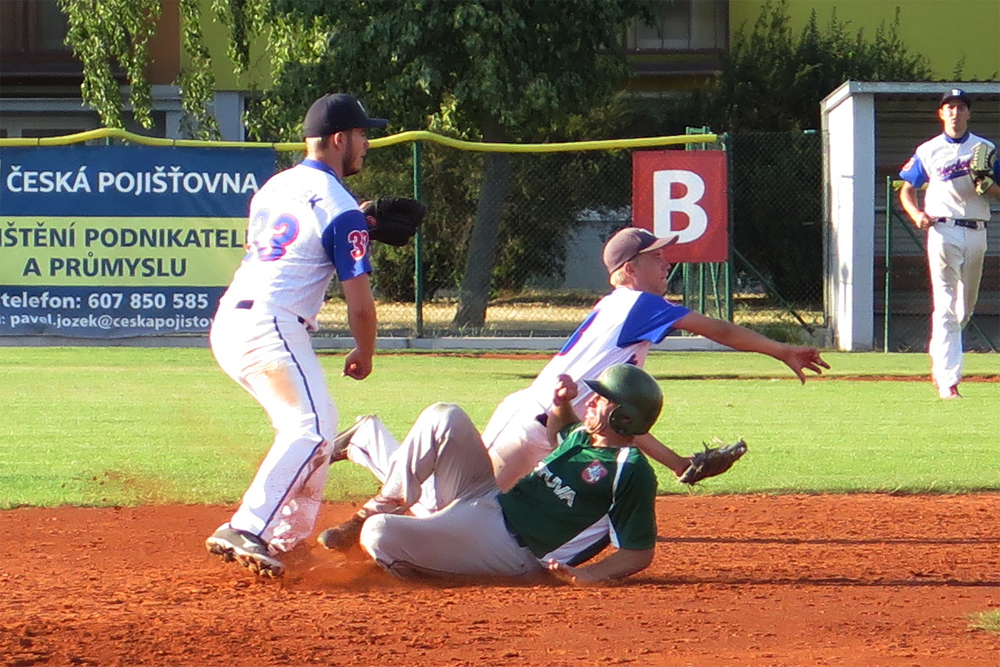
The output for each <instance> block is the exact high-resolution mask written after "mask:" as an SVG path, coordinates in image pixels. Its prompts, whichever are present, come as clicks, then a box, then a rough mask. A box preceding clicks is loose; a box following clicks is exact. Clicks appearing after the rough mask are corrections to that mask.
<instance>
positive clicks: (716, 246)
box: [632, 151, 729, 263]
mask: <svg viewBox="0 0 1000 667" xmlns="http://www.w3.org/2000/svg"><path fill="white" fill-rule="evenodd" d="M726 177H727V174H726V154H725V153H723V152H722V151H640V152H637V153H634V154H633V156H632V224H634V225H635V226H636V227H644V228H646V229H648V230H650V231H652V232H653V233H654V234H656V235H657V236H678V237H679V239H678V241H677V243H676V244H674V245H673V246H671V247H669V248H667V249H666V251H665V257H666V258H667V259H669V260H670V261H671V262H674V263H677V262H725V261H727V260H728V259H729V198H728V182H727V178H726Z"/></svg>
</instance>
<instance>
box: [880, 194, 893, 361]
mask: <svg viewBox="0 0 1000 667" xmlns="http://www.w3.org/2000/svg"><path fill="white" fill-rule="evenodd" d="M884 264H885V279H884V282H883V289H884V290H885V313H884V314H883V315H882V351H883V352H888V351H889V320H891V319H892V311H891V309H890V307H889V303H890V296H891V295H892V176H886V177H885V262H884Z"/></svg>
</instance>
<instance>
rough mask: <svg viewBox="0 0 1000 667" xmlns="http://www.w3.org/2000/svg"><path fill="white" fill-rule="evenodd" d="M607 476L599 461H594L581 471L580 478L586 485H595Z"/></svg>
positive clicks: (606, 471) (605, 469) (606, 470)
mask: <svg viewBox="0 0 1000 667" xmlns="http://www.w3.org/2000/svg"><path fill="white" fill-rule="evenodd" d="M607 474H608V469H607V468H605V467H604V464H603V463H601V462H600V461H594V462H593V463H591V464H590V465H589V466H587V467H586V468H584V469H583V472H582V473H580V478H581V479H582V480H583V481H584V482H586V483H587V484H597V483H598V482H599V481H601V479H603V478H604V477H605V476H607Z"/></svg>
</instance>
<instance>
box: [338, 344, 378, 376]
mask: <svg viewBox="0 0 1000 667" xmlns="http://www.w3.org/2000/svg"><path fill="white" fill-rule="evenodd" d="M371 372H372V358H371V355H367V354H362V353H361V352H358V349H357V348H354V349H353V350H351V351H350V352H349V353H348V354H347V358H346V359H345V360H344V375H346V376H347V377H350V378H354V379H355V380H364V379H365V378H366V377H368V376H369V375H371Z"/></svg>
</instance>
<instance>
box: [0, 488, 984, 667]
mask: <svg viewBox="0 0 1000 667" xmlns="http://www.w3.org/2000/svg"><path fill="white" fill-rule="evenodd" d="M230 509H231V508H225V507H197V506H179V507H178V506H170V507H164V506H146V507H139V508H109V509H76V508H63V509H21V510H12V511H6V512H0V537H2V543H0V559H2V560H0V664H4V665H18V666H28V665H102V666H104V665H112V666H118V665H121V666H125V665H220V666H221V665H225V666H227V667H232V666H240V665H308V664H322V665H377V666H381V665H386V666H391V665H399V666H406V667H424V666H428V667H429V666H431V665H434V666H438V665H451V666H457V665H476V666H482V665H517V666H518V667H521V666H531V665H538V666H542V665H545V666H550V665H552V666H558V665H622V664H629V665H671V666H673V665H677V666H693V667H709V666H711V667H725V666H733V667H737V666H739V667H763V666H768V667H792V666H796V667H799V666H801V667H812V666H814V665H838V666H857V667H887V666H892V667H896V666H898V667H918V666H919V667H959V666H961V667H997V665H998V664H1000V637H998V636H997V635H995V634H989V633H987V632H984V631H981V630H971V629H970V628H969V621H968V618H967V615H968V614H971V613H974V612H977V611H985V610H987V609H990V608H996V607H1000V494H978V495H970V496H889V495H853V496H758V495H753V496H668V497H665V498H661V499H660V500H659V502H658V506H657V511H658V519H659V526H660V541H659V544H658V546H657V557H656V560H655V561H654V563H653V566H652V567H651V568H650V569H649V570H647V571H646V572H644V573H642V574H641V575H639V576H638V577H635V578H634V579H632V580H630V581H629V583H627V584H623V585H618V586H613V587H607V588H588V589H580V588H572V587H568V586H562V585H555V584H542V585H534V586H510V585H503V584H484V585H475V586H471V585H465V586H461V585H448V586H435V587H430V586H421V585H415V584H407V583H401V582H397V581H395V580H392V579H390V578H389V577H388V576H387V575H385V574H383V573H382V572H381V571H379V570H377V569H376V568H375V567H374V566H372V565H370V564H368V563H367V562H366V561H365V560H363V558H362V557H361V556H360V555H355V556H352V557H350V558H346V559H345V558H344V557H339V558H335V557H333V555H331V554H329V553H327V552H323V551H322V550H321V549H319V548H318V547H317V548H315V549H313V548H311V547H310V548H308V549H303V550H302V553H298V554H293V556H294V558H291V559H290V561H289V564H290V571H289V574H288V576H286V577H285V578H284V579H282V580H279V581H264V580H257V579H255V578H254V577H253V576H251V575H250V574H249V573H247V572H246V571H245V570H243V569H242V568H240V567H238V566H237V565H235V564H224V563H222V562H220V561H217V560H214V559H212V558H211V557H210V556H209V555H208V554H206V553H205V552H204V550H203V547H202V541H203V540H204V538H205V537H206V536H207V535H209V534H210V533H211V532H212V531H213V530H214V529H215V528H216V527H217V526H218V525H219V524H220V523H221V522H223V521H224V520H225V519H226V518H227V517H228V514H229V511H230ZM351 511H352V508H351V507H350V506H348V505H343V504H337V505H334V504H331V505H328V506H326V507H325V508H324V514H323V517H322V521H321V524H322V525H321V526H320V527H324V526H325V525H328V524H330V523H332V522H335V521H339V520H341V519H343V518H346V517H347V516H348V515H349V514H350V513H351Z"/></svg>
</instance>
